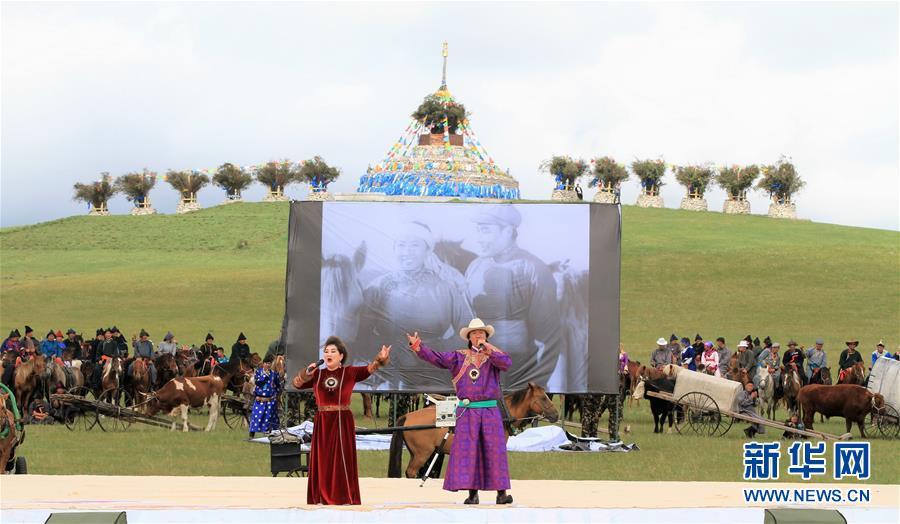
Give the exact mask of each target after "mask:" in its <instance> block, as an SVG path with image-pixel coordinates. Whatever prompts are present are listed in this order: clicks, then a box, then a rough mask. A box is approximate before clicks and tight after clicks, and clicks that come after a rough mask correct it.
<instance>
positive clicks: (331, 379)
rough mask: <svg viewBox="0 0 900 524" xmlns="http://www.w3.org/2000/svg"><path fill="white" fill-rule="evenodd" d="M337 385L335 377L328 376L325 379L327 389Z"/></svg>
mask: <svg viewBox="0 0 900 524" xmlns="http://www.w3.org/2000/svg"><path fill="white" fill-rule="evenodd" d="M337 385H338V380H337V379H336V378H335V377H328V378H326V379H325V387H326V388H328V389H334V388H336V387H337Z"/></svg>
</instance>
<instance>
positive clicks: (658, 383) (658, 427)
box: [631, 377, 675, 433]
mask: <svg viewBox="0 0 900 524" xmlns="http://www.w3.org/2000/svg"><path fill="white" fill-rule="evenodd" d="M673 391H675V380H673V379H671V378H667V377H664V378H656V379H652V380H646V379H643V378H642V379H641V381H640V382H638V385H637V386H635V387H634V391H633V392H632V393H631V396H633V397H634V398H646V399H647V400H649V401H650V412H651V413H652V414H653V432H654V433H662V432H663V426H664V425H665V423H666V420H668V421H669V430H668V433H671V432H672V423H673V422H674V419H675V417H674V411H675V404H674V403H673V402H669V401H668V400H664V399H661V398H658V397H653V396H649V395H647V393H648V392H653V393H672V392H673Z"/></svg>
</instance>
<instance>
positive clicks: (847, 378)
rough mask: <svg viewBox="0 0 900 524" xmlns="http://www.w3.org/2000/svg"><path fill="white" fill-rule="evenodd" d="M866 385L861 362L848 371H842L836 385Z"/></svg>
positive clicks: (864, 371) (863, 365) (864, 369)
mask: <svg viewBox="0 0 900 524" xmlns="http://www.w3.org/2000/svg"><path fill="white" fill-rule="evenodd" d="M865 383H866V365H865V364H863V363H862V362H857V363H856V364H853V366H852V367H850V368H848V369H842V370H841V374H840V378H839V379H838V384H856V385H858V386H862V385H863V384H865Z"/></svg>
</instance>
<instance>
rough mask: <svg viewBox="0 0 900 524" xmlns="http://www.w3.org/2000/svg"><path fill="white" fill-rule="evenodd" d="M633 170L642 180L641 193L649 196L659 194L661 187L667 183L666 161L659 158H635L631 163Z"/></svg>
mask: <svg viewBox="0 0 900 524" xmlns="http://www.w3.org/2000/svg"><path fill="white" fill-rule="evenodd" d="M631 172H632V173H634V174H635V176H637V177H638V179H639V180H640V181H641V193H643V194H645V195H649V196H656V195H659V188H661V187H662V186H663V185H665V182H663V180H662V179H663V176H665V174H666V163H665V162H664V161H663V159H661V158H658V159H656V160H653V159H649V158H648V159H645V160H635V161H634V162H632V163H631Z"/></svg>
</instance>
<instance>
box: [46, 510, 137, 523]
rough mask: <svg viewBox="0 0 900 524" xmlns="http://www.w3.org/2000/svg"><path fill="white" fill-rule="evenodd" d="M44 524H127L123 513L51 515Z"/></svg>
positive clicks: (99, 512)
mask: <svg viewBox="0 0 900 524" xmlns="http://www.w3.org/2000/svg"><path fill="white" fill-rule="evenodd" d="M44 524H128V518H127V517H126V516H125V512H124V511H92V512H77V513H51V514H50V516H49V517H47V520H45V521H44Z"/></svg>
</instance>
